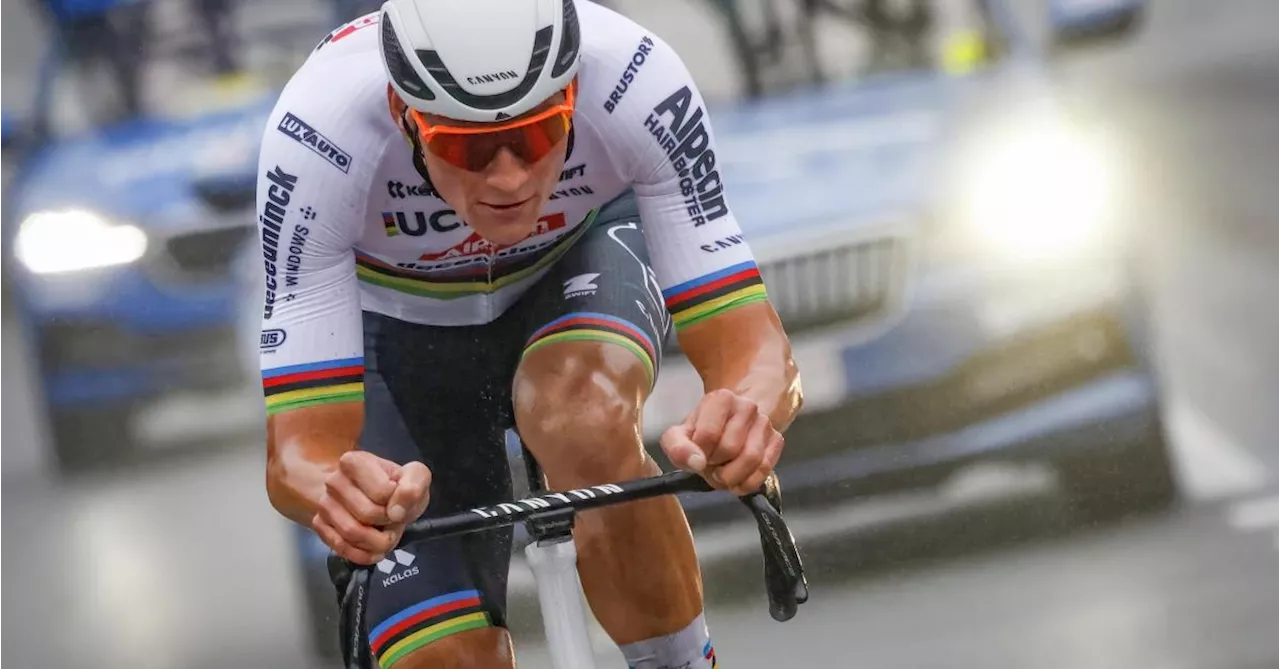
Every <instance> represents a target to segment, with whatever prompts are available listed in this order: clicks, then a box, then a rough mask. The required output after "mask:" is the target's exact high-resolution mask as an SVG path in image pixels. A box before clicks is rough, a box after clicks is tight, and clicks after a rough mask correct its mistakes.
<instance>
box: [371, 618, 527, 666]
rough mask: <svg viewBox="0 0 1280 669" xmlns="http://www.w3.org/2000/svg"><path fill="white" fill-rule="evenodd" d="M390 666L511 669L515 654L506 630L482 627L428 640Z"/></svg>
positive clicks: (393, 661)
mask: <svg viewBox="0 0 1280 669" xmlns="http://www.w3.org/2000/svg"><path fill="white" fill-rule="evenodd" d="M382 666H388V665H382ZM390 666H394V667H395V669H434V668H435V667H456V668H457V669H513V667H515V654H514V653H513V652H512V649H511V635H510V634H509V633H508V632H507V630H506V629H504V628H501V627H485V628H481V629H475V630H467V631H465V632H458V633H457V634H451V635H449V636H446V637H444V638H441V639H437V640H435V641H432V642H431V643H428V644H427V645H425V646H422V647H419V648H416V649H414V650H412V651H410V652H408V653H406V654H405V655H404V656H403V657H401V658H398V659H395V660H392V665H390Z"/></svg>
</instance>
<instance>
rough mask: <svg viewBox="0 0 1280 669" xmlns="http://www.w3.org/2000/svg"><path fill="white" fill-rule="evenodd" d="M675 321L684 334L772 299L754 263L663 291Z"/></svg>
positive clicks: (749, 262) (672, 318) (724, 270)
mask: <svg viewBox="0 0 1280 669" xmlns="http://www.w3.org/2000/svg"><path fill="white" fill-rule="evenodd" d="M662 298H663V299H664V300H665V301H666V303H667V310H668V311H670V312H671V320H672V322H673V323H674V324H675V326H676V330H677V331H680V330H683V329H684V328H687V327H689V326H690V325H693V324H695V323H701V322H702V321H705V320H707V319H708V318H712V317H713V316H718V315H720V314H723V313H724V312H726V311H729V310H730V309H734V308H737V307H740V306H742V305H744V304H751V303H752V302H762V301H764V300H767V299H769V296H768V294H766V293H765V289H764V281H763V280H762V279H761V278H760V270H759V269H758V268H757V267H756V264H755V263H754V262H751V261H747V262H744V263H739V264H737V265H734V266H732V267H726V268H725V269H722V270H720V271H719V272H713V273H711V274H707V275H704V276H700V277H698V278H696V279H693V280H692V281H686V282H684V283H682V284H680V285H678V286H672V287H671V288H668V289H666V290H664V291H662Z"/></svg>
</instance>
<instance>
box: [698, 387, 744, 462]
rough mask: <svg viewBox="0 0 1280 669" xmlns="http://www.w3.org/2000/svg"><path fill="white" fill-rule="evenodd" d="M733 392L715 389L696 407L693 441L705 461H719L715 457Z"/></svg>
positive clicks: (731, 402) (729, 411) (731, 404)
mask: <svg viewBox="0 0 1280 669" xmlns="http://www.w3.org/2000/svg"><path fill="white" fill-rule="evenodd" d="M733 399H734V394H733V393H731V392H729V391H728V390H724V389H721V390H716V391H713V392H710V393H707V394H706V395H704V396H703V398H702V402H701V403H700V404H699V407H698V417H697V418H696V419H695V420H694V425H693V436H692V439H693V442H694V443H695V444H697V445H698V446H699V447H701V448H702V452H703V453H705V454H706V456H707V462H709V463H714V462H719V460H717V459H716V458H715V454H716V449H717V448H718V447H719V446H720V437H721V435H722V434H723V433H724V426H725V423H727V422H728V420H729V416H730V414H731V412H732V411H733Z"/></svg>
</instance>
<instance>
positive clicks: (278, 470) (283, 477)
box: [266, 454, 291, 516]
mask: <svg viewBox="0 0 1280 669" xmlns="http://www.w3.org/2000/svg"><path fill="white" fill-rule="evenodd" d="M266 474H267V477H266V484H267V501H269V502H271V507H272V508H273V509H275V510H276V511H277V512H278V513H280V514H281V515H284V516H288V515H289V514H288V513H287V509H288V507H289V503H288V500H289V499H290V497H291V496H290V495H289V493H288V490H289V486H288V484H287V483H286V481H287V480H288V478H289V477H288V475H287V473H286V472H285V468H284V465H282V464H281V462H280V460H279V458H276V457H273V456H272V454H268V455H267V472H266Z"/></svg>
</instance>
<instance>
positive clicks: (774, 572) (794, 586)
mask: <svg viewBox="0 0 1280 669" xmlns="http://www.w3.org/2000/svg"><path fill="white" fill-rule="evenodd" d="M739 499H741V500H742V502H743V504H745V505H746V506H747V508H748V509H750V510H751V514H752V515H753V516H755V519H756V525H757V526H758V528H759V530H760V549H761V552H762V553H763V555H764V579H765V589H766V591H767V592H768V595H769V615H770V616H771V617H772V618H773V619H774V620H776V621H778V622H786V621H788V620H790V619H791V618H793V617H795V615H796V611H797V609H798V608H799V605H800V604H803V603H805V602H806V601H808V600H809V581H808V579H807V578H806V577H805V573H804V564H803V563H802V562H801V560H800V551H799V549H798V548H797V547H796V541H795V537H794V536H793V535H792V534H791V530H790V529H789V528H788V527H787V523H786V521H785V520H783V518H782V488H781V486H780V485H779V484H778V479H777V477H776V476H770V477H769V478H768V479H767V480H766V481H765V484H764V486H762V488H761V490H760V492H756V493H752V494H750V495H747V496H745V497H741V498H739Z"/></svg>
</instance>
